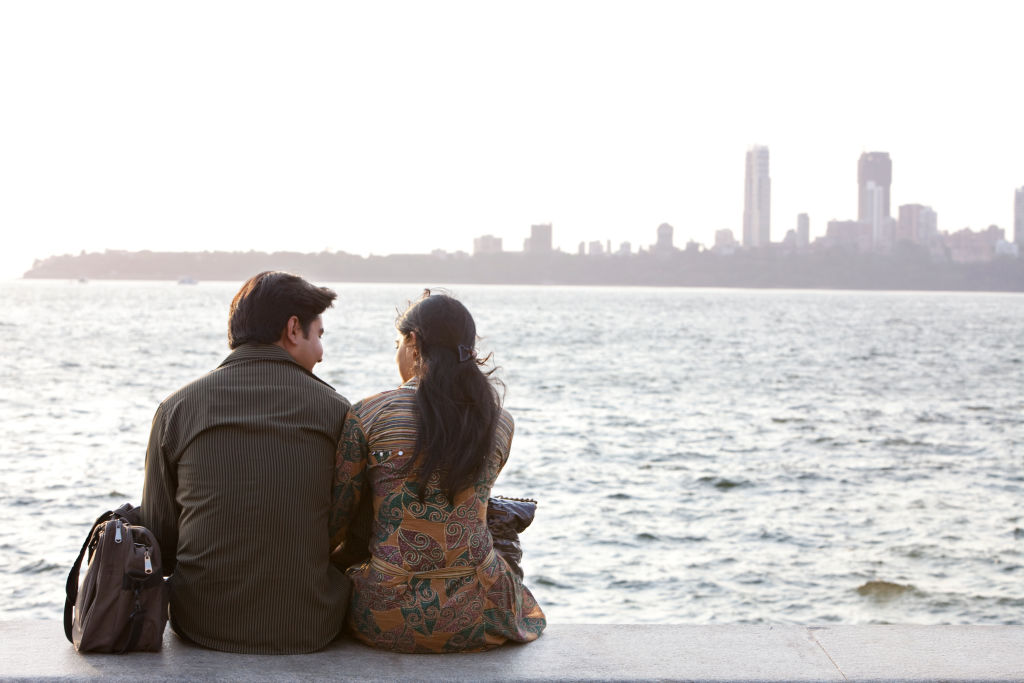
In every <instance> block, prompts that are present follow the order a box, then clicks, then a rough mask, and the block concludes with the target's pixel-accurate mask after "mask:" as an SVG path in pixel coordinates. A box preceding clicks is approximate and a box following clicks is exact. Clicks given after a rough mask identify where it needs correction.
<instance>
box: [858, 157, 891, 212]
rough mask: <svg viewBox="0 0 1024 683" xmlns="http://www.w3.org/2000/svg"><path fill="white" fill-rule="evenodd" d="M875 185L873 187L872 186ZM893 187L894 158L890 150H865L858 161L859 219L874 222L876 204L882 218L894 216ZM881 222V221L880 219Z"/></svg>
mask: <svg viewBox="0 0 1024 683" xmlns="http://www.w3.org/2000/svg"><path fill="white" fill-rule="evenodd" d="M872 185H873V187H872ZM891 187H892V159H890V158H889V153H888V152H864V153H863V154H861V155H860V161H858V162H857V220H858V221H860V222H862V223H872V224H874V223H873V221H872V216H874V215H876V205H879V206H878V210H880V212H881V217H882V218H889V217H890V216H892V210H891V209H892V207H891V206H890V203H889V202H890V199H889V190H890V188H891ZM878 223H881V221H878Z"/></svg>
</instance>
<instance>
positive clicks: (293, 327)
mask: <svg viewBox="0 0 1024 683" xmlns="http://www.w3.org/2000/svg"><path fill="white" fill-rule="evenodd" d="M281 336H282V340H281V341H288V342H290V343H291V344H293V345H294V344H298V343H299V339H300V338H301V337H302V323H301V322H299V316H297V315H293V316H292V317H290V318H288V322H286V323H285V324H284V332H283V333H282V334H281Z"/></svg>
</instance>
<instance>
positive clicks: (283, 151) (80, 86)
mask: <svg viewBox="0 0 1024 683" xmlns="http://www.w3.org/2000/svg"><path fill="white" fill-rule="evenodd" d="M1022 25H1024V5H1021V4H1019V3H993V2H981V3H974V4H971V5H964V4H959V3H957V4H951V3H934V2H930V3H926V2H900V3H885V2H836V3H820V2H777V3H759V2H722V3H701V4H700V5H697V4H691V3H683V2H630V3H626V2H621V3H608V2H519V3H509V4H496V3H475V2H441V3H412V2H399V3H365V4H359V5H355V4H349V3H327V2H311V3H288V4H283V3H266V2H244V3H243V2H219V3H198V2H182V3H174V4H162V5H161V4H149V3H144V4H143V3H129V2H110V3H91V2H55V3H34V2H8V3H4V4H3V5H0V92H2V93H3V100H4V104H3V107H2V108H0V122H2V125H0V227H2V230H3V233H4V243H5V246H4V249H3V252H2V256H0V277H2V278H12V277H20V276H21V274H22V273H24V272H25V271H26V270H27V269H29V268H30V267H31V265H32V261H33V259H35V258H43V257H46V256H49V255H53V254H62V253H77V252H79V251H80V250H87V251H102V250H104V249H126V250H140V249H151V250H187V251H203V250H241V251H246V250H250V249H254V250H292V251H303V252H312V251H320V250H323V249H332V250H340V251H347V252H351V253H357V254H364V255H365V254H370V253H375V254H387V253H400V252H429V251H430V250H432V249H435V248H440V249H445V250H449V251H455V250H463V251H466V252H471V251H472V247H473V242H472V240H473V238H474V237H478V236H480V235H484V234H493V235H495V236H498V237H502V238H503V239H504V248H505V249H506V250H519V249H521V248H522V240H523V238H524V237H526V236H527V235H528V234H529V230H530V225H531V224H532V223H541V222H544V223H547V222H550V223H552V224H553V228H554V245H555V246H556V247H560V248H561V249H563V250H565V251H570V252H575V251H576V247H577V245H578V243H579V242H580V241H584V240H586V241H590V240H601V241H605V240H610V241H611V243H612V244H613V246H614V247H616V248H617V247H618V245H619V244H620V243H621V242H624V241H629V242H631V243H632V245H633V249H634V250H636V248H638V247H640V246H645V247H646V246H647V245H649V244H651V243H652V242H654V239H655V230H656V228H657V226H658V225H659V224H660V223H663V222H667V223H670V224H671V225H673V226H674V228H675V241H676V244H677V245H682V244H685V242H686V241H688V240H691V239H692V240H696V241H698V242H701V243H703V244H705V245H706V246H710V245H711V244H712V242H713V240H714V231H715V230H717V229H722V228H730V229H732V230H733V232H734V233H736V234H739V233H740V232H741V227H742V214H743V177H744V176H743V173H744V154H745V152H746V150H747V149H748V148H749V147H750V146H752V145H755V144H759V145H765V146H767V147H769V149H770V152H771V181H772V185H771V187H772V198H771V239H772V240H773V241H778V240H781V239H782V237H783V235H784V234H785V232H786V231H787V230H789V229H790V228H793V227H795V225H796V215H797V214H798V213H801V212H806V213H808V214H809V215H810V220H811V236H812V238H813V237H815V236H818V235H821V234H823V233H824V230H825V223H826V222H827V221H828V220H831V219H847V218H856V214H857V159H858V157H859V155H860V154H861V153H862V152H865V151H885V152H888V153H889V154H890V155H891V158H892V167H893V168H892V205H893V209H894V211H895V208H896V207H897V206H898V205H900V204H906V203H920V204H926V205H929V206H931V207H932V208H934V209H935V211H936V212H937V214H938V226H939V229H940V230H958V229H960V228H964V227H971V228H973V229H975V230H978V229H983V228H985V227H987V226H988V225H990V224H996V225H998V226H1000V227H1002V228H1005V229H1006V230H1007V238H1008V239H1012V236H1011V235H1012V212H1013V195H1014V189H1015V188H1017V187H1020V186H1024V135H1022V132H1021V123H1020V121H1021V110H1022V106H1021V105H1022V100H1024V92H1022V90H1021V85H1020V84H1021V79H1022V77H1021V73H1020V47H1019V44H1020V42H1019V41H1020V38H1019V35H1020V30H1021V26H1022Z"/></svg>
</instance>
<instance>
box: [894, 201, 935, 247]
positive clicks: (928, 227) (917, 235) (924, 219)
mask: <svg viewBox="0 0 1024 683" xmlns="http://www.w3.org/2000/svg"><path fill="white" fill-rule="evenodd" d="M938 234H939V219H938V216H937V215H936V214H935V211H934V210H932V207H930V206H924V205H923V204H903V205H902V206H900V220H899V227H898V228H897V229H896V241H897V242H910V243H911V244H921V245H925V246H927V245H929V244H931V243H932V242H934V241H935V239H936V237H937V236H938Z"/></svg>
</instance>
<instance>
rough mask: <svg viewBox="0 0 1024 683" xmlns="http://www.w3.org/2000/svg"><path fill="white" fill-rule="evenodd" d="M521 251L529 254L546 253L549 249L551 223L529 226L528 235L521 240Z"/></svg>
mask: <svg viewBox="0 0 1024 683" xmlns="http://www.w3.org/2000/svg"><path fill="white" fill-rule="evenodd" d="M523 251H525V252H527V253H529V254H546V253H548V252H550V251H551V224H550V223H540V224H539V225H531V226H530V236H529V237H527V238H526V240H525V241H524V242H523Z"/></svg>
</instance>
